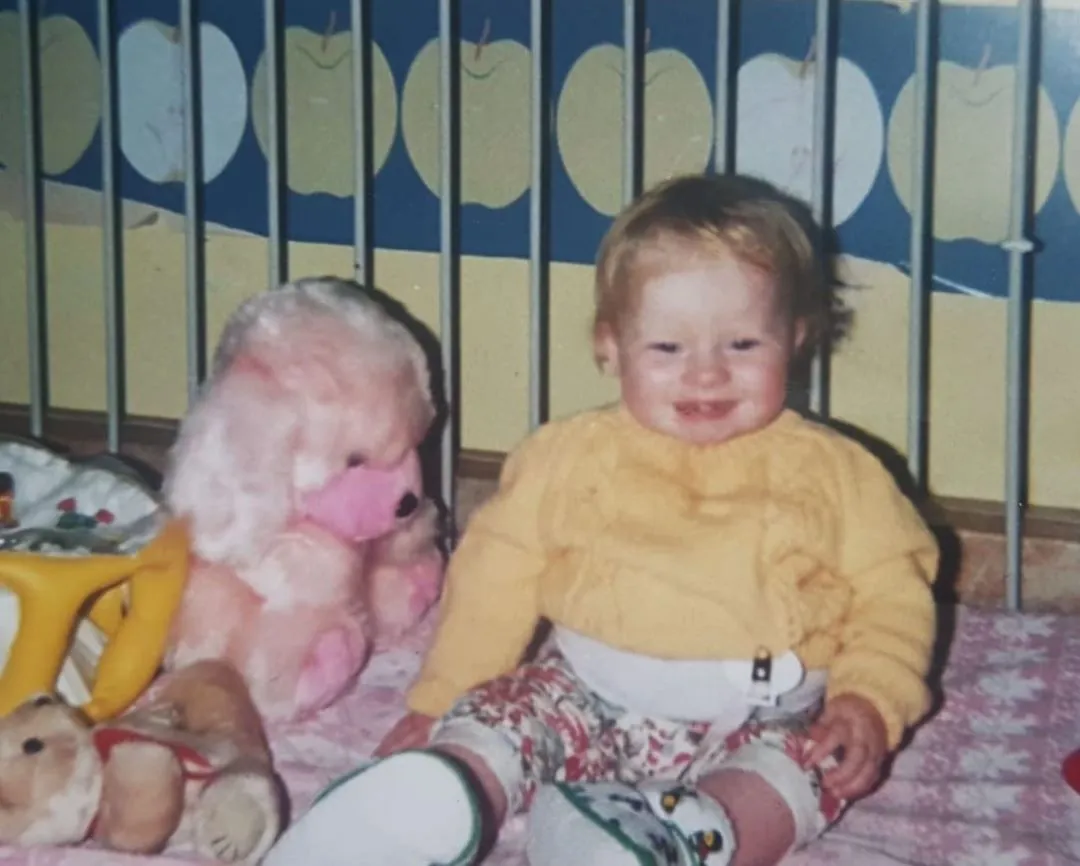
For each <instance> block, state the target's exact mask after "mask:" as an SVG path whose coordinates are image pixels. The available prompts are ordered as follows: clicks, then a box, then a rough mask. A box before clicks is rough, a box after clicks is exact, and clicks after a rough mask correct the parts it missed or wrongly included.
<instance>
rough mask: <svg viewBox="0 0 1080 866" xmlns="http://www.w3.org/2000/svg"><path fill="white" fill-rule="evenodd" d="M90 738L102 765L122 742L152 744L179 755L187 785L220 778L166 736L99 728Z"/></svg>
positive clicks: (197, 755) (90, 833) (94, 823)
mask: <svg viewBox="0 0 1080 866" xmlns="http://www.w3.org/2000/svg"><path fill="white" fill-rule="evenodd" d="M91 736H92V739H93V742H94V747H95V748H96V749H97V751H98V755H100V756H101V762H102V764H104V763H105V762H107V761H108V760H109V755H110V754H111V753H112V750H113V749H115V748H116V747H117V746H119V745H122V744H123V743H153V744H154V745H158V746H165V747H166V748H167V749H169V750H170V751H171V752H172V753H173V754H174V755H176V758H177V760H178V761H179V762H180V768H181V770H182V772H183V774H184V781H185V782H208V781H210V779H212V778H213V777H214V776H215V775H217V770H215V769H214V766H213V764H211V763H210V760H209V759H208V758H207V757H206V756H205V755H203V754H202V753H201V752H199V751H198V750H197V749H194V748H192V747H191V746H187V745H184V744H183V743H178V742H175V741H173V740H169V739H165V738H163V737H154V736H151V735H150V734H145V733H142V732H141V731H135V730H132V729H130V728H119V727H117V728H99V729H97V730H95V731H94V732H93V734H92V735H91ZM97 822H98V816H97V815H95V816H94V817H93V818H92V819H91V821H90V826H89V827H87V828H86V838H87V839H92V838H93V836H94V831H95V830H96V829H97Z"/></svg>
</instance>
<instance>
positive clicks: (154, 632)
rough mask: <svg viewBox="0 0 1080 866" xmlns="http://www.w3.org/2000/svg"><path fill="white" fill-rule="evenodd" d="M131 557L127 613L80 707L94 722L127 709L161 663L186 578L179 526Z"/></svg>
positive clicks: (182, 533)
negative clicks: (132, 562) (85, 702)
mask: <svg viewBox="0 0 1080 866" xmlns="http://www.w3.org/2000/svg"><path fill="white" fill-rule="evenodd" d="M134 558H135V560H136V566H135V569H134V570H133V573H132V576H131V579H130V596H129V605H128V612H127V615H126V616H125V617H124V621H123V622H122V623H121V624H120V625H119V627H118V628H117V630H116V632H115V634H113V635H112V636H111V639H110V640H109V642H108V643H107V644H106V646H105V649H104V651H103V652H102V655H101V660H100V661H99V662H98V668H97V677H96V680H95V683H94V688H93V690H92V693H91V694H92V697H91V699H90V701H89V703H87V704H85V705H84V706H83V707H82V710H83V712H84V713H85V714H86V715H87V716H88V717H89V718H90V719H91V720H92V721H95V722H97V721H100V720H103V719H108V718H112V717H113V716H115V715H117V714H119V713H120V712H122V711H123V710H125V709H127V708H128V707H129V706H130V705H131V704H132V703H133V702H134V701H135V700H136V698H138V696H139V694H141V693H142V692H143V690H145V689H146V687H147V686H149V685H150V682H151V681H152V680H153V678H154V675H155V674H156V673H157V671H158V668H159V667H160V665H161V661H162V658H163V657H164V655H165V649H166V644H167V642H168V638H169V630H170V628H171V627H172V620H173V617H174V616H175V614H176V611H177V608H178V607H179V606H180V599H181V597H182V595H183V592H184V585H185V582H186V581H187V575H188V559H189V555H188V536H187V532H186V530H185V528H184V526H183V524H182V523H180V522H178V521H173V522H171V523H169V524H167V525H166V526H165V527H164V528H163V529H162V530H161V532H160V533H159V534H158V536H157V538H155V539H154V540H153V542H151V543H150V544H149V545H147V547H146V548H144V549H143V550H142V551H140V552H139V554H137V555H136V556H135V557H134Z"/></svg>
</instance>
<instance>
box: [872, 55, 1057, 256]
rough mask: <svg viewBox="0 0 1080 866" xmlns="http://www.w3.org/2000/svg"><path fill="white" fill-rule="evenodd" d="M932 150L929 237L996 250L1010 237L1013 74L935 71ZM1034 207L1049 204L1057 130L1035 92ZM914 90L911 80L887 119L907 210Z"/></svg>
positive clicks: (892, 164)
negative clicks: (977, 243) (970, 242)
mask: <svg viewBox="0 0 1080 866" xmlns="http://www.w3.org/2000/svg"><path fill="white" fill-rule="evenodd" d="M937 78H938V86H937V121H936V122H937V141H936V143H935V147H934V187H935V189H934V212H933V223H934V236H935V237H937V238H940V239H941V240H957V239H959V238H972V239H974V240H979V241H984V242H986V243H1001V242H1002V241H1004V240H1005V239H1006V237H1007V236H1008V232H1009V210H1010V207H1011V192H1010V190H1011V187H1012V150H1013V146H1012V141H1013V117H1014V116H1015V114H1014V112H1013V105H1014V101H1015V99H1016V67H1015V66H1011V65H1008V66H991V67H989V68H985V69H979V68H971V67H967V66H961V65H959V64H957V63H952V62H951V61H947V60H945V61H942V62H940V63H939V64H938V73H937ZM1036 111H1037V115H1036V117H1037V131H1036V141H1035V184H1034V190H1033V195H1032V198H1033V206H1034V209H1035V211H1036V212H1037V211H1038V210H1039V209H1040V208H1041V207H1042V206H1043V205H1044V204H1045V203H1046V200H1047V198H1049V196H1050V190H1051V188H1052V187H1053V185H1054V179H1055V178H1056V176H1057V170H1058V159H1059V152H1060V150H1061V144H1060V130H1059V128H1058V120H1057V114H1056V112H1055V111H1054V106H1053V103H1051V102H1050V97H1049V95H1048V94H1047V93H1046V91H1045V90H1044V89H1043V88H1042V87H1040V88H1039V90H1038V100H1037V104H1036ZM914 124H915V82H914V80H913V79H909V80H908V81H907V83H906V84H905V85H904V87H903V88H902V89H901V91H900V94H899V95H898V96H897V98H896V103H895V105H894V107H893V112H892V117H891V118H890V119H889V150H888V154H889V156H888V162H889V174H890V175H891V177H892V182H893V186H894V187H895V189H896V194H897V195H898V196H899V198H900V201H901V202H903V204H904V207H906V208H907V209H908V211H910V210H911V209H912V190H913V189H914V184H913V178H912V170H911V166H912V147H913V145H914V130H915V125H914Z"/></svg>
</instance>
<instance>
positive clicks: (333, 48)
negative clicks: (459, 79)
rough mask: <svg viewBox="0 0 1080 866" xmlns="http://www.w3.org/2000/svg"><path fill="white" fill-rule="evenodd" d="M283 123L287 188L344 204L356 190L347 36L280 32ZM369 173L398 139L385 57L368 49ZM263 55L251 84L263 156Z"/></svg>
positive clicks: (330, 32) (350, 52)
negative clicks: (285, 143)
mask: <svg viewBox="0 0 1080 866" xmlns="http://www.w3.org/2000/svg"><path fill="white" fill-rule="evenodd" d="M284 62H285V88H286V92H285V102H284V106H283V107H284V114H285V118H284V122H285V125H286V126H285V136H286V141H287V146H286V148H285V152H286V183H287V184H288V186H289V189H291V190H293V191H294V192H297V193H300V194H302V195H310V194H312V193H326V194H328V195H332V196H336V197H338V198H348V197H349V196H351V195H352V194H353V193H354V191H355V189H356V182H355V178H356V166H355V162H356V160H355V156H354V147H353V142H354V140H355V135H356V133H355V126H354V123H353V49H352V34H351V32H350V31H349V30H340V31H336V32H335V30H334V26H333V19H331V23H330V26H328V28H327V30H326V32H325V33H316V32H314V31H312V30H308V29H307V28H304V27H287V28H285V50H284ZM371 79H372V80H371V88H372V115H373V117H372V126H373V129H372V135H371V146H372V153H371V161H372V170H373V171H374V172H375V173H378V172H379V170H380V169H381V168H382V167H383V165H384V163H385V162H386V157H387V155H388V154H389V153H390V147H391V145H392V144H393V143H394V135H395V134H396V132H397V112H398V107H397V88H396V86H395V83H394V76H393V73H392V72H391V71H390V64H389V63H388V62H387V60H386V55H384V54H383V52H382V50H381V49H380V48H379V46H378V45H377V44H374V43H372V47H371ZM267 102H268V81H267V75H266V55H265V53H264V54H263V55H261V56H260V57H259V60H258V63H257V64H256V66H255V75H254V77H253V79H252V84H251V122H252V125H253V126H254V128H255V137H256V138H257V139H258V142H259V147H260V148H262V151H263V154H264V155H265V154H266V153H267V152H268V150H269V140H270V137H269V127H270V123H269V119H268V118H269V108H268V107H267Z"/></svg>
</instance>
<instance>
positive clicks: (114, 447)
mask: <svg viewBox="0 0 1080 866" xmlns="http://www.w3.org/2000/svg"><path fill="white" fill-rule="evenodd" d="M98 57H99V59H100V62H101V228H102V251H101V253H102V255H101V258H102V265H103V269H104V283H105V406H106V417H107V437H108V448H109V450H110V451H112V452H113V453H114V454H115V453H117V452H119V451H120V426H121V422H122V420H123V415H124V304H123V300H124V296H123V275H122V272H121V269H122V267H123V257H122V255H121V249H120V238H121V237H122V233H121V231H120V199H119V193H118V190H117V184H116V178H117V152H118V149H119V148H118V146H117V145H118V143H119V142H118V137H117V134H116V130H117V113H116V55H115V52H114V51H113V3H112V0H98Z"/></svg>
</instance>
